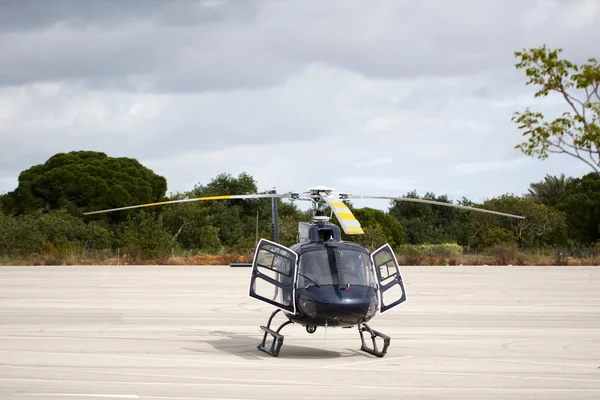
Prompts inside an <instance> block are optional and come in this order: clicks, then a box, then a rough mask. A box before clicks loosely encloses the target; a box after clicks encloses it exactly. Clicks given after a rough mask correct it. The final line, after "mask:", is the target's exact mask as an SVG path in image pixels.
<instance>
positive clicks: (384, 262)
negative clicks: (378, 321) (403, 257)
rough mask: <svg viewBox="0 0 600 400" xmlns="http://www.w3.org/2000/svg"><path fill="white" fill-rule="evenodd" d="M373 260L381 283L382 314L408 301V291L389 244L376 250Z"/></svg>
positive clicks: (380, 304) (380, 300) (372, 255)
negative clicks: (405, 288)
mask: <svg viewBox="0 0 600 400" xmlns="http://www.w3.org/2000/svg"><path fill="white" fill-rule="evenodd" d="M371 260H372V261H373V265H374V267H375V274H376V275H377V280H378V281H379V292H380V296H381V297H380V299H379V312H380V313H382V312H385V311H387V310H389V309H390V308H392V307H395V306H397V305H398V304H400V303H403V302H404V301H406V291H405V290H404V282H403V281H402V274H401V273H400V266H399V265H398V260H396V256H395V255H394V252H393V251H392V248H391V247H390V245H389V244H385V245H383V246H381V247H380V248H378V249H377V250H375V251H374V252H373V253H372V254H371Z"/></svg>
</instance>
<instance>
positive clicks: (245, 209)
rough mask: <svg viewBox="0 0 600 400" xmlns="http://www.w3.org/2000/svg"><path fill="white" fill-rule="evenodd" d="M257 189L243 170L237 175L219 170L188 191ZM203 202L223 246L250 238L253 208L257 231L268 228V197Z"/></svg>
mask: <svg viewBox="0 0 600 400" xmlns="http://www.w3.org/2000/svg"><path fill="white" fill-rule="evenodd" d="M257 193H258V188H257V186H256V181H255V180H254V178H253V177H252V176H251V175H249V174H247V173H245V172H242V173H240V174H239V175H238V176H237V177H233V176H232V175H231V174H225V173H223V174H219V175H217V176H216V177H215V178H213V179H212V180H211V181H210V182H209V183H208V184H206V185H197V186H196V187H195V188H194V190H193V191H192V194H193V196H194V197H202V196H222V195H231V194H257ZM205 204H206V207H207V210H208V213H209V214H210V216H211V220H212V224H213V226H215V227H217V228H218V229H219V240H220V241H221V243H222V244H223V245H224V246H233V245H235V244H236V243H238V242H240V241H241V240H242V239H247V238H249V237H251V238H252V240H254V238H255V236H256V234H255V231H256V214H257V212H258V216H259V226H258V228H259V232H264V231H266V230H270V227H271V199H245V200H239V199H232V200H210V201H207V202H206V203H205Z"/></svg>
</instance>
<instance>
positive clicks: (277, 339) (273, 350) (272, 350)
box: [258, 308, 292, 357]
mask: <svg viewBox="0 0 600 400" xmlns="http://www.w3.org/2000/svg"><path fill="white" fill-rule="evenodd" d="M279 311H281V309H280V308H278V309H277V310H275V311H274V312H273V314H271V317H270V318H269V321H268V322H267V326H263V325H261V327H260V329H262V330H263V331H265V334H264V336H263V340H262V342H261V343H260V344H259V345H258V349H259V350H260V351H264V352H265V353H267V354H269V355H271V356H273V357H277V356H278V355H279V350H280V349H281V345H283V335H282V334H280V333H279V332H280V331H281V330H282V329H283V327H284V326H286V325H288V324H291V323H292V321H291V320H288V321H285V322H284V323H283V324H281V325H280V326H279V328H277V330H276V331H274V330H272V329H271V321H273V317H275V314H277V313H278V312H279ZM267 335H271V336H272V337H273V341H272V342H271V346H270V347H266V341H267Z"/></svg>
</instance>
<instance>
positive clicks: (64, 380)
mask: <svg viewBox="0 0 600 400" xmlns="http://www.w3.org/2000/svg"><path fill="white" fill-rule="evenodd" d="M401 372H402V371H401ZM0 381H13V382H15V381H16V382H18V381H22V382H57V383H95V384H110V385H115V384H121V385H148V386H151V385H154V386H157V385H177V386H223V385H227V386H230V387H231V386H239V387H242V388H248V387H250V386H252V387H269V386H272V387H285V386H286V384H276V383H271V384H267V385H263V384H260V385H252V384H248V383H241V384H236V383H175V382H131V381H129V382H124V381H87V380H72V379H43V378H0ZM299 386H301V387H306V382H300V383H299ZM323 387H329V388H331V387H338V388H339V387H346V385H343V384H334V383H330V384H327V385H323ZM353 388H360V389H383V390H394V391H397V390H398V389H404V390H426V391H430V390H435V391H444V392H445V391H448V390H466V391H496V392H498V391H502V392H586V393H587V392H594V393H595V392H599V393H600V388H597V389H596V388H506V387H504V388H499V387H458V386H435V387H432V386H401V385H399V386H378V385H353ZM148 397H150V398H152V396H148Z"/></svg>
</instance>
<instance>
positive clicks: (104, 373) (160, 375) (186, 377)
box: [0, 365, 327, 386]
mask: <svg viewBox="0 0 600 400" xmlns="http://www.w3.org/2000/svg"><path fill="white" fill-rule="evenodd" d="M0 367H2V368H15V369H34V370H47V369H48V368H47V367H35V366H22V365H18V366H17V365H0ZM54 370H55V371H61V372H83V373H87V374H98V375H117V376H137V377H146V378H176V379H198V380H214V381H224V382H232V381H233V382H245V381H247V382H261V383H262V382H264V383H272V382H273V380H272V379H269V380H266V379H254V378H252V379H244V378H224V377H213V376H182V375H169V374H141V373H136V372H113V371H97V370H89V369H79V368H55V369H54ZM0 379H1V378H0ZM100 382H101V381H100ZM277 382H279V383H283V384H289V385H302V384H303V382H298V381H285V380H278V381H277ZM312 386H327V384H320V383H316V384H315V383H312Z"/></svg>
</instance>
